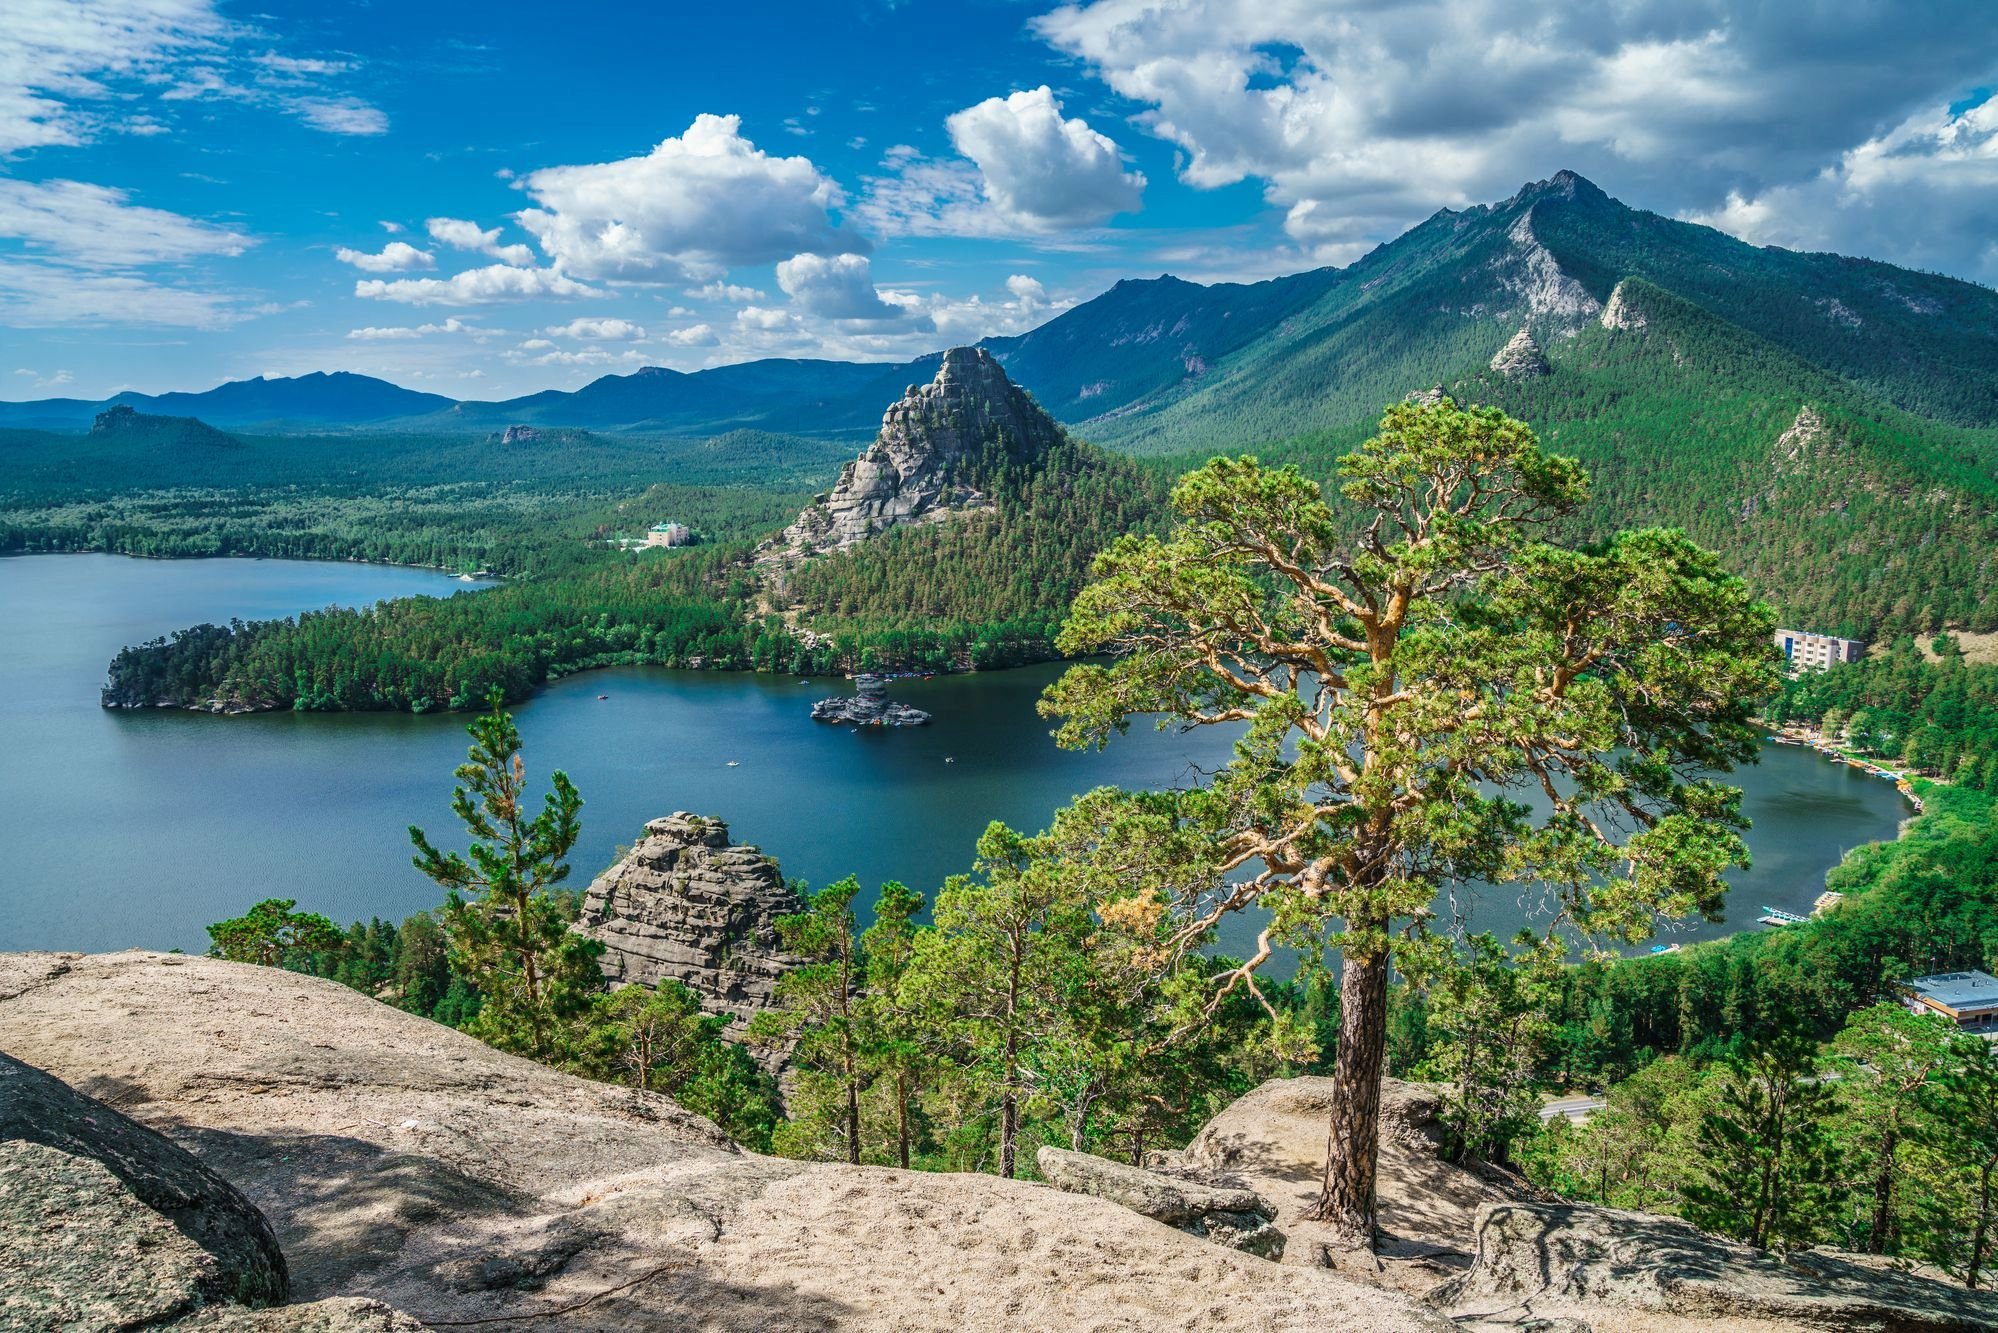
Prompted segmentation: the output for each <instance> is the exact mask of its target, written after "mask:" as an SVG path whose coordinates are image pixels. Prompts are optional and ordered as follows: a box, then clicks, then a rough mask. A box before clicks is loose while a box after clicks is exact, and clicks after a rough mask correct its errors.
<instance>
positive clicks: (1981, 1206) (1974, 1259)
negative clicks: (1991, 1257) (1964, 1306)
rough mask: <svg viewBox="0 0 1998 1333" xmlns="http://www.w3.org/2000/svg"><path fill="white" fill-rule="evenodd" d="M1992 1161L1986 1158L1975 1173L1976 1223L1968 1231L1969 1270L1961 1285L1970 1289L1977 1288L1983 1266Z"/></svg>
mask: <svg viewBox="0 0 1998 1333" xmlns="http://www.w3.org/2000/svg"><path fill="white" fill-rule="evenodd" d="M1993 1165H1994V1163H1993V1162H1991V1161H1989V1160H1987V1161H1986V1162H1985V1163H1984V1165H1983V1167H1982V1168H1981V1169H1980V1170H1979V1171H1978V1173H1977V1225H1976V1227H1975V1228H1973V1229H1972V1231H1971V1233H1970V1271H1969V1272H1968V1273H1967V1274H1965V1275H1964V1279H1963V1285H1964V1286H1966V1287H1969V1288H1970V1289H1971V1290H1972V1291H1975V1290H1977V1279H1978V1275H1979V1274H1980V1273H1981V1272H1982V1271H1983V1268H1984V1244H1985V1239H1986V1235H1987V1233H1988V1232H1989V1230H1990V1224H1991V1168H1992V1166H1993Z"/></svg>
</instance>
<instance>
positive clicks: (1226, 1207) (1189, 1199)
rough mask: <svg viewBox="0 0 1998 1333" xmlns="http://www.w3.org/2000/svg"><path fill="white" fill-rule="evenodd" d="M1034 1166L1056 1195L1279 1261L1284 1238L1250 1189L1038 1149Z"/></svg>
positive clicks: (1268, 1209) (1060, 1150)
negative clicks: (1106, 1205) (1118, 1209)
mask: <svg viewBox="0 0 1998 1333" xmlns="http://www.w3.org/2000/svg"><path fill="white" fill-rule="evenodd" d="M1034 1162H1035V1165H1037V1166H1039V1167H1040V1169H1041V1176H1042V1178H1043V1179H1045V1180H1046V1181H1047V1182H1048V1184H1050V1185H1053V1186H1054V1187H1055V1188H1056V1189H1058V1190H1066V1191H1067V1192H1068V1193H1070V1194H1093V1195H1095V1196H1096V1197H1097V1198H1099V1199H1108V1200H1109V1201H1110V1202H1111V1203H1115V1204H1122V1205H1123V1206H1124V1207H1126V1208H1129V1209H1130V1210H1131V1211H1132V1212H1134V1213H1142V1214H1144V1215H1145V1216H1146V1217H1149V1218H1151V1219H1152V1220H1153V1221H1155V1222H1163V1223H1165V1224H1166V1225H1167V1226H1169V1227H1178V1228H1179V1229H1180V1230H1181V1231H1184V1232H1186V1233H1187V1234H1188V1235H1190V1236H1198V1237H1200V1238H1201V1239H1202V1240H1211V1241H1213V1242H1215V1243H1216V1244H1217V1245H1226V1246H1227V1247H1228V1248H1229V1249H1231V1250H1242V1251H1244V1252H1246V1253H1249V1254H1255V1255H1260V1256H1262V1257H1263V1258H1265V1259H1281V1258H1282V1257H1283V1233H1282V1232H1281V1231H1278V1230H1277V1229H1276V1227H1275V1226H1273V1225H1272V1224H1271V1219H1273V1218H1274V1217H1275V1216H1276V1209H1274V1208H1272V1207H1271V1206H1270V1205H1269V1204H1268V1203H1267V1202H1266V1201H1265V1200H1264V1199H1263V1197H1262V1196H1261V1195H1259V1194H1257V1193H1256V1192H1255V1191H1254V1190H1250V1189H1240V1188H1230V1187H1227V1186H1220V1185H1207V1184H1202V1183H1200V1182H1198V1181H1193V1180H1180V1179H1175V1178H1174V1177H1172V1176H1167V1175H1161V1174H1160V1173H1159V1172H1156V1171H1146V1170H1142V1169H1140V1168H1138V1167H1135V1166H1126V1165H1124V1164H1123V1163H1122V1162H1112V1161H1110V1160H1108V1159H1107V1158H1103V1157H1093V1156H1091V1155H1090V1154H1088V1153H1080V1152H1069V1151H1068V1150H1067V1149H1065V1148H1054V1147H1046V1148H1042V1149H1041V1150H1040V1152H1039V1153H1038V1154H1036V1155H1035V1157H1034Z"/></svg>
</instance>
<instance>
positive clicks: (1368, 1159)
mask: <svg viewBox="0 0 1998 1333" xmlns="http://www.w3.org/2000/svg"><path fill="white" fill-rule="evenodd" d="M1387 984H1388V953H1387V950H1385V949H1382V950H1380V951H1378V952H1376V953H1372V954H1368V955H1364V956H1361V955H1355V954H1350V953H1349V954H1347V955H1346V957H1345V960H1344V972H1343V974H1342V975H1341V977H1340V980H1339V1050H1338V1054H1337V1057H1336V1060H1335V1062H1334V1064H1333V1067H1332V1081H1333V1100H1332V1117H1331V1124H1330V1126H1329V1128H1328V1132H1327V1135H1326V1143H1325V1184H1324V1189H1323V1191H1322V1192H1321V1193H1320V1194H1319V1196H1318V1202H1317V1204H1315V1205H1314V1206H1313V1207H1312V1210H1311V1212H1310V1214H1309V1216H1310V1217H1311V1218H1313V1219H1314V1220H1316V1221H1320V1222H1325V1223H1328V1224H1329V1225H1330V1226H1331V1227H1332V1229H1333V1230H1334V1231H1335V1232H1336V1233H1338V1235H1339V1237H1340V1239H1342V1240H1343V1241H1344V1243H1345V1244H1347V1245H1350V1246H1351V1247H1353V1248H1355V1249H1365V1250H1372V1249H1373V1247H1374V1177H1375V1172H1376V1169H1377V1167H1378V1165H1379V1154H1380V1112H1381V1074H1382V1072H1383V1070H1384V1067H1385V1065H1386V1062H1387Z"/></svg>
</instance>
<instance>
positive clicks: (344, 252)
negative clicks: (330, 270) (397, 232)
mask: <svg viewBox="0 0 1998 1333" xmlns="http://www.w3.org/2000/svg"><path fill="white" fill-rule="evenodd" d="M333 257H334V258H335V259H337V260H339V261H340V262H341V263H343V264H352V265H353V266H354V267H355V268H357V269H359V270H361V272H363V273H407V272H409V271H410V270H411V269H417V268H436V267H437V257H436V256H435V255H433V254H431V253H430V252H429V251H428V250H419V249H417V248H416V247H415V246H413V245H411V244H410V243H409V242H407V241H390V242H389V243H388V244H387V245H385V246H383V247H382V248H381V249H380V250H379V251H377V252H375V253H369V252H368V251H366V250H350V249H348V248H347V247H346V246H344V245H343V246H341V247H340V248H339V249H338V250H335V251H334V252H333Z"/></svg>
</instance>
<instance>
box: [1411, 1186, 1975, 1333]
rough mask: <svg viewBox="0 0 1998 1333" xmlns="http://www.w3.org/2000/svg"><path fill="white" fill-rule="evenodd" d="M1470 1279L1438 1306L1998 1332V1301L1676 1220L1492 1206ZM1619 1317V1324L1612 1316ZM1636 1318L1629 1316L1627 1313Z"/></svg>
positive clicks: (1558, 1207)
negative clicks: (1746, 1241) (1775, 1250)
mask: <svg viewBox="0 0 1998 1333" xmlns="http://www.w3.org/2000/svg"><path fill="white" fill-rule="evenodd" d="M1475 1243H1476V1247H1477V1249H1476V1254H1475V1256H1474V1257H1473V1260H1472V1263H1471V1267H1470V1270H1469V1271H1468V1272H1467V1273H1465V1274H1464V1275H1463V1276H1462V1277H1461V1278H1459V1279H1457V1280H1456V1281H1454V1282H1452V1283H1450V1284H1449V1285H1448V1286H1446V1287H1445V1288H1444V1289H1443V1290H1442V1292H1440V1293H1439V1297H1438V1299H1439V1300H1440V1301H1442V1302H1444V1303H1446V1304H1449V1305H1451V1306H1453V1307H1458V1308H1465V1307H1473V1308H1475V1307H1478V1306H1482V1307H1484V1308H1487V1309H1492V1310H1501V1309H1518V1308H1519V1307H1520V1306H1521V1305H1522V1304H1530V1305H1531V1306H1532V1307H1533V1308H1534V1309H1535V1310H1536V1311H1537V1312H1538V1313H1540V1314H1542V1315H1543V1316H1557V1317H1558V1316H1566V1317H1569V1318H1574V1319H1586V1320H1587V1321H1588V1322H1589V1324H1590V1326H1591V1327H1592V1328H1594V1329H1596V1330H1609V1329H1611V1328H1614V1327H1617V1326H1618V1325H1619V1324H1621V1323H1623V1322H1625V1321H1626V1320H1629V1321H1632V1322H1637V1323H1640V1324H1642V1323H1643V1322H1644V1315H1643V1313H1640V1312H1647V1313H1652V1314H1664V1315H1674V1316H1678V1317H1680V1318H1683V1319H1685V1320H1687V1321H1689V1322H1690V1321H1700V1322H1710V1323H1727V1324H1729V1325H1730V1326H1732V1325H1733V1323H1734V1321H1742V1320H1756V1321H1768V1322H1770V1323H1774V1324H1776V1325H1777V1326H1778V1327H1782V1328H1850V1329H1868V1330H1871V1329H1892V1330H1895V1333H1917V1330H1935V1331H1936V1333H1957V1331H1958V1330H1962V1331H1963V1333H1969V1330H1972V1329H1991V1328H1998V1293H1993V1292H1988V1291H1966V1290H1964V1289H1963V1288H1961V1287H1957V1286H1953V1285H1950V1284H1946V1283H1942V1282H1936V1281H1933V1280H1931V1279H1928V1278H1923V1277H1917V1276H1915V1275H1913V1274H1908V1273H1900V1272H1896V1271H1894V1270H1893V1269H1891V1268H1887V1267H1885V1266H1883V1264H1882V1261H1879V1260H1873V1259H1869V1258H1866V1257H1864V1256H1859V1255H1841V1254H1839V1253H1837V1252H1836V1251H1830V1250H1805V1251H1802V1252H1799V1253H1795V1254H1789V1255H1784V1256H1780V1257H1779V1256H1776V1255H1772V1254H1767V1253H1764V1252H1763V1251H1760V1250H1752V1249H1750V1248H1749V1247H1748V1246H1746V1245H1737V1244H1735V1243H1734V1242H1733V1241H1727V1240H1722V1239H1720V1238H1719V1237H1717V1236H1709V1235H1706V1234H1705V1233H1703V1232H1700V1231H1697V1230H1695V1229H1694V1228H1693V1227H1691V1226H1688V1225H1687V1224H1686V1223H1684V1222H1681V1221H1680V1220H1679V1219H1677V1218H1675V1217H1659V1216H1657V1215H1655V1214H1651V1213H1634V1212H1626V1211H1624V1210H1622V1209H1616V1208H1594V1207H1590V1206H1588V1205H1585V1204H1521V1203H1508V1204H1488V1205H1486V1206H1485V1207H1484V1208H1482V1209H1480V1210H1479V1212H1478V1217H1477V1223H1476V1242H1475ZM1605 1306H1608V1307H1611V1308H1612V1309H1614V1310H1616V1311H1617V1312H1618V1315H1617V1316H1609V1315H1607V1314H1606V1313H1605V1311H1604V1309H1603V1307H1605ZM1625 1312H1629V1313H1625Z"/></svg>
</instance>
